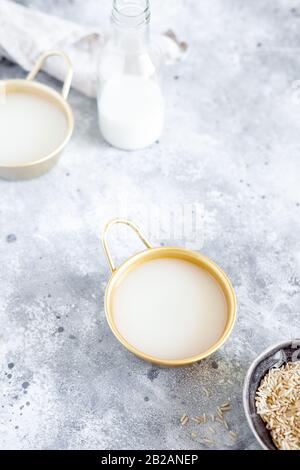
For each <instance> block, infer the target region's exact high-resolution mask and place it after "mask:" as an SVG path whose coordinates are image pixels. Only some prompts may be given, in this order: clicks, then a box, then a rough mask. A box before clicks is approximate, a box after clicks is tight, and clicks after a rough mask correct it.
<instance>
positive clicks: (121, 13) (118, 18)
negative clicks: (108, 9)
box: [112, 0, 151, 29]
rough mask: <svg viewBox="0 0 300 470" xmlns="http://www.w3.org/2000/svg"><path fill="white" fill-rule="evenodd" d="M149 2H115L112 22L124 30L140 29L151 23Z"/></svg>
mask: <svg viewBox="0 0 300 470" xmlns="http://www.w3.org/2000/svg"><path fill="white" fill-rule="evenodd" d="M150 15H151V12H150V1H149V0H114V1H113V8H112V20H113V22H114V23H115V24H117V25H118V26H122V27H124V28H132V29H134V28H138V27H139V26H142V25H144V24H146V23H148V22H149V21H150Z"/></svg>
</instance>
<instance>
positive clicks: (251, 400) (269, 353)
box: [243, 339, 300, 450]
mask: <svg viewBox="0 0 300 470" xmlns="http://www.w3.org/2000/svg"><path fill="white" fill-rule="evenodd" d="M296 360H300V339H298V340H296V339H295V340H291V341H286V342H283V343H279V344H276V345H273V346H271V347H270V348H268V349H266V350H265V351H263V352H262V353H261V354H260V355H259V356H258V357H257V358H256V359H255V360H254V361H253V362H252V364H251V366H250V368H249V370H248V372H247V375H246V378H245V382H244V390H243V404H244V410H245V414H246V418H247V421H248V424H249V426H250V428H251V430H252V432H253V434H254V436H255V437H256V439H257V441H258V442H259V444H260V445H261V447H262V448H263V449H265V450H277V448H276V446H275V444H274V443H273V441H272V437H271V435H270V432H269V431H268V430H267V428H266V424H265V423H264V421H263V420H262V418H261V417H260V416H259V415H258V414H257V411H256V405H255V396H256V392H257V389H258V387H259V385H260V383H261V380H262V379H263V377H264V376H265V375H266V373H267V372H268V371H269V370H270V369H271V368H273V367H280V366H282V365H283V364H286V363H287V362H293V361H296Z"/></svg>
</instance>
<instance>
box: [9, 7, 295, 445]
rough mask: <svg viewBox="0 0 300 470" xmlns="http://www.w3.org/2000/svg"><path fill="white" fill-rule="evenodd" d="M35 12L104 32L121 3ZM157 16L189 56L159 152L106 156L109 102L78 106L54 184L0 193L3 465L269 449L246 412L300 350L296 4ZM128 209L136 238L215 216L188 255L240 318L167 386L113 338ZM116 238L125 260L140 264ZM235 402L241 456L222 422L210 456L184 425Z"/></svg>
mask: <svg viewBox="0 0 300 470" xmlns="http://www.w3.org/2000/svg"><path fill="white" fill-rule="evenodd" d="M24 3H26V4H28V5H32V6H36V7H40V8H42V9H43V10H45V11H49V12H51V13H53V14H57V15H62V16H64V17H68V18H70V19H74V20H76V21H82V22H86V23H90V24H94V23H95V22H98V23H99V26H102V27H103V26H107V25H108V21H107V18H108V15H109V10H110V1H109V0H101V1H99V0H97V1H96V0H88V1H85V2H83V1H79V0H73V1H71V0H70V1H67V0H64V1H54V0H53V1H51V0H48V1H39V0H33V1H26V2H24ZM152 4H153V19H152V27H153V29H154V30H155V31H163V30H165V29H168V28H170V27H171V28H173V29H174V30H175V31H176V33H177V34H178V35H179V36H180V37H182V38H184V39H185V40H186V41H187V42H188V43H189V45H190V53H189V56H188V57H187V59H186V60H185V62H184V63H181V64H179V65H176V66H173V67H169V68H168V69H166V70H165V71H164V76H165V84H166V86H165V89H166V91H167V102H168V105H167V124H166V129H165V132H164V134H163V136H162V139H161V141H160V143H159V144H155V145H154V146H152V147H151V148H149V149H147V150H144V151H138V152H134V153H126V152H121V151H118V150H115V149H113V148H110V147H109V146H108V145H106V144H105V143H104V142H103V140H102V139H101V137H100V135H99V132H98V128H97V115H96V102H95V101H93V100H90V99H87V98H85V97H84V96H82V95H80V94H78V93H76V92H74V91H73V92H72V93H71V95H70V103H71V105H72V107H73V110H74V114H75V119H76V128H75V132H74V136H73V139H72V141H71V143H70V145H69V146H68V148H67V149H66V151H65V152H64V155H63V158H62V160H61V161H60V162H59V164H58V165H57V166H56V168H54V169H53V171H51V172H50V173H48V174H47V175H45V176H43V177H41V178H39V179H36V180H32V181H28V182H16V183H12V182H5V181H1V182H0V261H1V269H0V285H1V296H0V313H1V315H0V336H1V342H0V351H1V374H0V380H1V389H0V390H1V400H0V446H1V448H5V449H12V448H22V449H28V448H34V449H41V448H42V449H45V448H50V449H56V448H63V449H65V448H86V449H88V448H101V449H119V448H122V449H131V448H144V449H147V448H156V449H165V448H168V449H189V448H195V449H197V448H207V447H215V448H219V449H220V448H225V449H227V448H235V449H238V448H239V449H254V448H257V444H256V443H255V440H254V438H253V436H252V434H251V432H250V430H249V429H248V426H247V424H246V421H245V417H244V413H243V409H242V400H241V390H242V382H243V378H244V375H245V372H246V370H247V367H248V366H249V364H250V362H251V360H253V359H254V357H255V356H256V355H257V354H258V353H259V352H261V350H262V349H264V348H265V347H267V346H268V345H270V344H272V343H273V342H276V341H280V340H285V339H289V338H295V337H297V336H298V337H299V336H300V333H299V326H300V321H299V313H300V303H299V298H300V297H299V294H300V274H299V265H300V242H299V229H300V222H299V220H300V189H299V172H300V163H299V150H300V138H299V135H300V134H299V122H300V96H299V93H298V88H297V87H298V82H297V80H300V54H299V48H300V39H299V30H300V7H299V5H298V2H296V0H274V1H273V2H270V1H267V0H260V1H255V2H254V1H253V2H240V1H239V0H206V1H201V2H199V1H196V0H185V1H183V0H178V1H176V2H174V1H173V0H172V1H171V0H164V2H160V1H159V0H153V1H152ZM16 76H19V77H21V76H24V73H23V71H21V70H20V69H19V68H18V67H17V66H14V65H11V64H9V63H7V62H6V61H2V62H0V77H1V78H4V77H5V78H8V77H9V78H12V77H16ZM41 79H42V80H44V81H46V82H47V83H49V84H51V85H53V86H58V84H57V83H56V82H55V81H54V80H51V79H49V78H48V77H46V76H45V75H44V76H41ZM120 201H123V202H125V204H126V205H127V207H128V211H129V213H130V216H131V217H132V218H134V220H135V221H136V222H138V223H139V224H140V225H141V226H146V224H147V223H148V220H146V218H147V217H146V215H145V213H144V214H143V211H141V210H138V208H137V205H136V204H137V203H140V204H142V205H143V206H144V207H148V206H149V205H151V204H152V205H156V206H157V207H158V208H161V207H167V206H168V205H169V204H170V205H172V204H182V203H186V204H190V205H191V204H195V203H197V204H200V205H201V207H202V208H203V227H202V233H198V234H197V236H196V238H195V239H194V240H193V241H192V243H191V245H192V248H196V249H201V251H203V252H204V253H205V254H207V255H208V256H210V257H212V258H213V259H214V260H215V261H217V262H218V263H219V264H220V265H221V266H222V267H223V268H224V269H225V270H226V271H227V272H228V273H229V275H230V277H231V279H232V281H233V283H234V286H235V288H236V293H237V297H238V302H239V309H238V320H237V324H236V327H235V330H234V333H233V335H232V336H231V338H230V340H229V341H228V342H227V343H226V345H225V346H224V347H223V348H222V349H221V350H220V351H219V352H218V353H216V354H214V355H213V356H212V357H211V358H209V359H207V360H204V361H202V362H201V363H198V364H195V365H193V366H190V367H186V368H183V369H163V368H158V367H153V366H151V365H149V364H147V363H144V362H142V361H140V360H139V359H137V358H135V357H134V356H133V355H131V354H130V353H129V352H127V351H126V350H124V349H123V348H122V346H121V345H120V344H119V343H118V342H117V341H116V340H115V339H114V337H113V335H112V333H111V332H110V330H109V328H108V326H107V323H106V320H105V317H104V312H103V295H104V290H105V285H106V282H107V280H108V278H109V270H108V267H107V264H106V261H105V259H104V256H103V253H102V250H101V246H100V242H99V234H100V231H101V228H102V227H103V224H104V222H105V221H106V219H107V218H110V217H113V216H115V215H118V214H117V211H118V208H119V206H120ZM178 223H179V222H178ZM115 238H117V240H116V242H115V243H113V247H114V252H115V253H116V255H118V256H117V258H118V259H119V260H121V259H124V258H126V257H128V256H129V255H130V254H131V253H132V251H133V249H138V248H139V245H138V244H137V242H135V240H134V238H132V239H131V238H129V237H123V238H122V237H121V236H120V237H119V238H118V237H115ZM164 242H165V243H170V244H171V243H174V240H173V239H166V240H164ZM183 243H185V244H186V246H191V245H189V242H188V241H184V240H183V241H181V244H183ZM203 387H205V388H207V389H208V391H209V393H210V397H207V396H206V394H205V393H204V391H203ZM228 398H229V399H230V400H231V403H232V408H233V411H232V412H231V413H229V415H228V423H229V425H230V427H231V428H232V429H233V430H234V431H236V432H237V433H238V439H237V440H236V441H235V442H234V441H232V440H231V439H230V438H229V437H228V435H227V433H226V432H225V431H224V429H223V428H222V427H221V426H220V425H218V424H217V423H215V424H214V425H213V426H214V428H215V430H216V434H215V435H214V439H215V442H216V443H215V444H214V445H204V444H202V443H200V441H201V439H202V438H203V437H207V436H209V431H208V428H207V426H202V427H201V426H199V436H198V437H197V438H196V439H195V440H193V439H192V438H191V432H192V431H194V430H195V428H196V427H197V426H196V425H195V426H193V425H192V424H190V425H189V426H186V427H181V426H180V424H179V418H180V416H181V415H182V414H183V413H187V414H190V415H195V414H199V413H201V412H206V413H207V414H211V413H213V412H214V410H215V407H216V405H218V404H220V403H222V402H224V401H226V400H227V399H228Z"/></svg>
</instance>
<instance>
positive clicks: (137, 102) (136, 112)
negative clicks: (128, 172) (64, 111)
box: [98, 74, 164, 150]
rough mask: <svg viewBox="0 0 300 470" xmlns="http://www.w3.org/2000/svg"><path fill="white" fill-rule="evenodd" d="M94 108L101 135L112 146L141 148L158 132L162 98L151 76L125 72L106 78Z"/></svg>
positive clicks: (156, 137) (160, 122)
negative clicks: (126, 73) (96, 107)
mask: <svg viewBox="0 0 300 470" xmlns="http://www.w3.org/2000/svg"><path fill="white" fill-rule="evenodd" d="M98 108H99V123H100V130H101V133H102V136H103V137H104V139H105V140H106V141H107V142H108V143H110V144H111V145H113V146H114V147H117V148H120V149H124V150H137V149H141V148H145V147H147V146H148V145H151V144H153V143H154V142H155V141H156V140H157V139H159V137H160V135H161V133H162V129H163V125H164V100H163V97H162V94H161V90H160V87H159V86H158V84H157V83H156V81H155V80H153V79H151V78H147V77H146V78H145V77H139V76H134V75H129V74H128V75H121V76H119V77H115V78H112V79H110V80H108V81H107V83H106V84H105V85H104V86H103V90H102V93H101V97H100V99H99V103H98Z"/></svg>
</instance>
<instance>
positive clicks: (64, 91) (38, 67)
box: [26, 51, 73, 100]
mask: <svg viewBox="0 0 300 470" xmlns="http://www.w3.org/2000/svg"><path fill="white" fill-rule="evenodd" d="M52 56H59V57H62V58H63V59H64V61H65V63H66V64H67V67H68V70H67V75H66V78H65V81H64V84H63V88H62V92H61V94H62V96H63V98H64V99H65V100H66V99H67V98H68V94H69V91H70V87H71V82H72V77H73V66H72V63H71V61H70V59H69V57H68V56H67V55H66V54H65V53H64V52H62V51H49V52H45V53H44V54H42V55H41V56H40V57H39V58H38V60H37V61H36V63H35V65H34V67H33V69H32V70H31V72H29V74H28V75H27V78H26V80H34V79H35V77H36V76H37V74H38V73H39V71H40V70H41V68H42V67H43V65H44V62H45V61H46V60H47V59H48V57H52Z"/></svg>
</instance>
